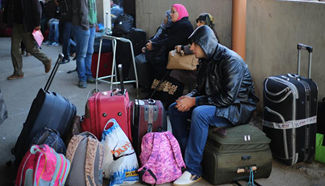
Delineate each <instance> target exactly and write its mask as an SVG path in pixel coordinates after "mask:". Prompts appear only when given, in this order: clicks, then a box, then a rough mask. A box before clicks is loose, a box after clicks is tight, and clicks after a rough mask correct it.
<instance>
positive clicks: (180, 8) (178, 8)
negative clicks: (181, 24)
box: [172, 4, 188, 21]
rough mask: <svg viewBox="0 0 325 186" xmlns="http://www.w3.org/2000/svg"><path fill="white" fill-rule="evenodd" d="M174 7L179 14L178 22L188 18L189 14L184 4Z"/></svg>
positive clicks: (174, 5)
mask: <svg viewBox="0 0 325 186" xmlns="http://www.w3.org/2000/svg"><path fill="white" fill-rule="evenodd" d="M172 7H173V8H175V9H176V11H177V12H178V18H177V20H176V21H179V20H181V19H182V18H183V17H188V12H187V10H186V8H185V6H184V5H182V4H173V6H172Z"/></svg>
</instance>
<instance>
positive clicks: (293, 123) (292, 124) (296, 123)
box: [263, 107, 317, 129]
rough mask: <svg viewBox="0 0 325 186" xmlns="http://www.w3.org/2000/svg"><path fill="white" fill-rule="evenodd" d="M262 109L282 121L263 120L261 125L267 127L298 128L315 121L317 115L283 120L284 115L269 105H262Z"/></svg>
mask: <svg viewBox="0 0 325 186" xmlns="http://www.w3.org/2000/svg"><path fill="white" fill-rule="evenodd" d="M264 110H265V111H266V112H269V113H270V114H273V115H275V116H277V117H278V118H279V119H280V120H281V121H282V122H280V123H278V122H273V121H267V120H263V126H265V127H269V128H274V129H293V128H299V127H302V126H305V125H310V124H314V123H317V116H312V117H308V118H305V119H299V120H290V121H285V119H284V117H283V116H282V115H281V114H280V113H278V112H276V111H274V110H272V109H270V108H269V107H264Z"/></svg>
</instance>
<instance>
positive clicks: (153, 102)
mask: <svg viewBox="0 0 325 186" xmlns="http://www.w3.org/2000/svg"><path fill="white" fill-rule="evenodd" d="M148 104H149V105H155V104H156V100H154V99H151V98H149V99H148Z"/></svg>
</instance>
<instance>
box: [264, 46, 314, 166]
mask: <svg viewBox="0 0 325 186" xmlns="http://www.w3.org/2000/svg"><path fill="white" fill-rule="evenodd" d="M297 48H298V60H297V61H298V74H286V75H278V76H271V77H268V78H266V79H265V81H264V91H263V102H264V118H263V130H264V132H265V133H266V134H267V136H268V137H269V138H271V140H272V141H271V144H270V146H271V150H272V154H273V157H275V158H277V159H279V160H280V161H282V162H284V163H285V164H288V165H293V164H295V163H297V162H301V161H304V162H311V161H312V160H313V157H314V154H315V136H316V118H317V113H316V112H317V94H318V90H317V89H318V88H317V85H316V83H315V82H314V81H313V80H312V79H311V57H312V47H311V46H307V45H303V44H300V43H299V44H298V45H297ZM301 49H306V50H307V51H308V52H309V65H308V68H309V70H308V76H309V77H308V78H305V77H302V76H300V56H301Z"/></svg>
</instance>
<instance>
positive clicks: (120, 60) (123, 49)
mask: <svg viewBox="0 0 325 186" xmlns="http://www.w3.org/2000/svg"><path fill="white" fill-rule="evenodd" d="M116 36H118V37H122V38H126V39H129V40H130V41H131V42H132V46H133V53H134V56H137V55H138V54H140V53H141V48H142V47H143V46H144V45H145V43H146V32H145V31H143V30H141V29H139V28H132V29H131V30H130V32H128V33H125V34H123V35H116ZM130 50H131V49H130V45H129V43H126V42H122V41H117V45H116V62H117V64H123V75H124V79H128V77H129V70H130V69H132V68H131V67H132V65H131V64H132V53H131V52H130Z"/></svg>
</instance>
